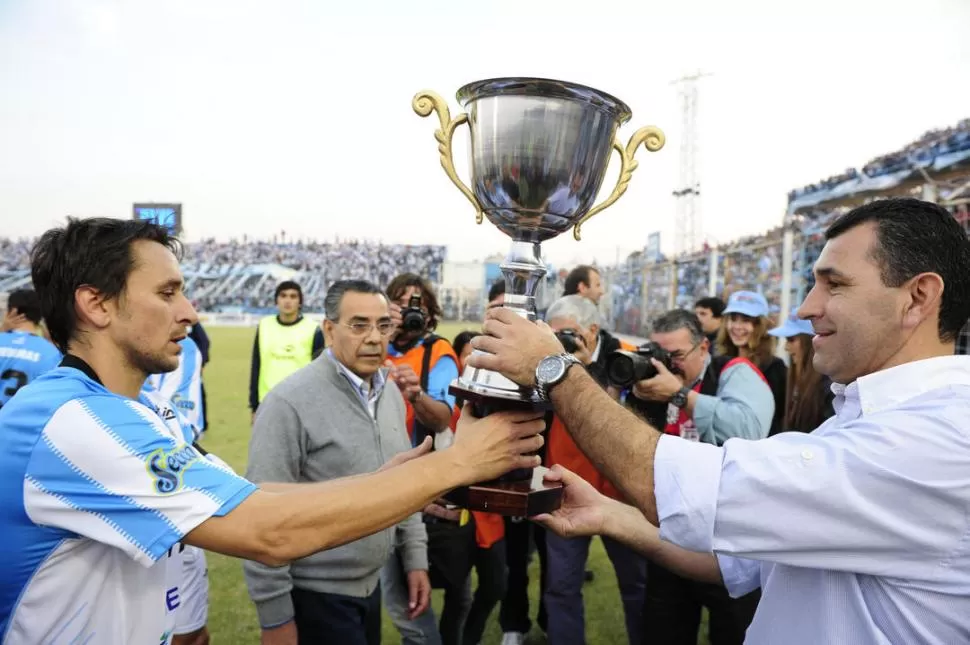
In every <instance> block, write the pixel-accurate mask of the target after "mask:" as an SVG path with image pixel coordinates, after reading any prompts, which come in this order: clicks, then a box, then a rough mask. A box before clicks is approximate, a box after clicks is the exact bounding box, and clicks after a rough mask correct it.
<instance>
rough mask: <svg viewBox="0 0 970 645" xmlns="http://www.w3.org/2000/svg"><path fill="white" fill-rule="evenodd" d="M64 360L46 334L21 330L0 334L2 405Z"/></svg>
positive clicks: (0, 389)
mask: <svg viewBox="0 0 970 645" xmlns="http://www.w3.org/2000/svg"><path fill="white" fill-rule="evenodd" d="M60 362H61V353H60V352H59V351H57V348H56V347H54V344H53V343H51V342H50V341H48V340H47V339H46V338H43V337H41V336H38V335H36V334H31V333H30V332H26V331H19V330H14V331H8V332H6V333H2V334H0V407H3V406H4V405H5V404H6V403H7V401H9V400H10V397H12V396H13V395H14V394H16V393H17V391H18V390H19V389H20V388H22V387H23V386H25V385H27V384H28V383H30V382H31V381H33V380H34V379H35V378H37V377H38V376H40V375H41V374H43V373H44V372H49V371H50V370H52V369H54V368H55V367H57V364H58V363H60Z"/></svg>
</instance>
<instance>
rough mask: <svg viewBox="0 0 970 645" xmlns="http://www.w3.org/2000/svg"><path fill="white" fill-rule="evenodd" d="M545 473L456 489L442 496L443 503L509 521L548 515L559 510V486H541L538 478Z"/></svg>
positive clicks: (543, 469)
mask: <svg viewBox="0 0 970 645" xmlns="http://www.w3.org/2000/svg"><path fill="white" fill-rule="evenodd" d="M546 470H548V469H547V468H545V467H543V466H539V467H538V468H536V469H534V470H533V471H532V473H533V475H532V478H531V479H527V480H518V481H499V480H496V481H492V482H485V483H481V484H473V485H472V486H463V487H461V488H456V489H455V490H453V491H451V492H450V493H448V494H447V495H445V499H446V500H448V501H449V502H451V503H452V504H456V505H458V506H461V507H462V508H467V509H468V510H470V511H482V512H485V513H496V514H498V515H509V516H513V517H532V516H534V515H539V514H540V513H551V512H553V511H554V510H556V509H557V508H559V507H560V506H562V484H560V483H558V482H556V483H552V484H547V483H545V482H543V481H542V474H543V473H544V472H546Z"/></svg>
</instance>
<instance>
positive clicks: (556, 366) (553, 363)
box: [536, 356, 562, 383]
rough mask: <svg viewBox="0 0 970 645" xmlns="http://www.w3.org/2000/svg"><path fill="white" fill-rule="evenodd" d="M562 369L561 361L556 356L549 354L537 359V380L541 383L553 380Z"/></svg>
mask: <svg viewBox="0 0 970 645" xmlns="http://www.w3.org/2000/svg"><path fill="white" fill-rule="evenodd" d="M561 371H562V361H560V360H559V357H557V356H550V357H546V358H544V359H542V360H541V361H539V368H538V369H537V370H536V373H537V375H538V377H539V380H540V381H542V382H543V383H549V382H552V381H555V380H556V379H557V378H558V377H559V373H560V372H561Z"/></svg>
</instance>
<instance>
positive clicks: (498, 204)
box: [412, 78, 664, 403]
mask: <svg viewBox="0 0 970 645" xmlns="http://www.w3.org/2000/svg"><path fill="white" fill-rule="evenodd" d="M457 96H458V102H459V103H460V104H461V105H462V107H463V108H465V109H466V112H465V113H464V114H459V115H458V116H457V117H455V118H454V119H452V118H451V116H450V114H449V111H448V106H447V104H446V103H445V101H444V100H443V99H442V98H441V97H440V96H439V95H437V94H435V93H434V92H431V91H424V92H419V93H418V94H416V95H415V97H414V100H413V102H412V105H413V107H414V111H415V112H417V113H418V114H420V115H421V116H428V115H430V114H431V113H432V112H435V113H436V114H437V115H438V119H439V120H440V121H441V128H440V129H439V130H438V131H436V132H435V138H436V139H437V140H438V152H439V153H440V156H441V165H442V167H443V168H444V170H445V172H446V173H447V174H448V177H449V178H450V179H451V181H452V182H454V184H455V185H456V186H457V187H458V189H459V190H461V192H462V193H464V194H465V197H467V198H468V200H469V201H470V202H471V203H472V206H473V207H474V208H475V211H476V214H477V222H478V223H479V224H480V223H481V222H482V218H483V217H485V218H487V219H488V221H490V222H491V223H492V224H494V225H495V226H496V227H498V229H499V230H500V231H502V232H503V233H505V234H506V235H508V236H509V237H511V238H512V248H511V249H510V251H509V254H508V256H506V258H505V261H504V262H503V263H502V265H501V269H502V274H503V275H504V276H505V306H506V307H508V308H509V309H512V310H513V311H515V312H516V313H518V314H519V315H521V316H524V317H526V318H528V319H529V320H535V318H536V314H535V295H536V290H537V289H538V287H539V284H540V282H541V280H542V278H543V277H544V276H545V274H546V268H545V264H544V263H543V261H542V247H541V243H542V242H543V241H545V240H548V239H551V238H553V237H556V236H557V235H560V234H561V233H564V232H565V231H567V230H568V229H570V228H572V229H573V235H574V236H575V238H576V240H579V239H580V228H581V227H582V225H583V223H585V222H586V220H588V219H589V218H591V217H592V216H593V215H596V214H597V213H599V212H600V211H602V210H603V209H605V208H607V207H609V206H610V205H612V204H613V203H614V202H615V201H616V200H617V199H619V198H620V196H621V195H623V193H624V192H626V189H627V184H628V183H629V181H630V177H631V175H632V173H633V171H634V170H635V169H636V167H637V162H636V161H635V160H634V154H635V152H636V150H637V148H638V147H639V145H640V144H641V143H643V144H644V146H645V147H646V148H647V150H650V151H651V152H656V151H657V150H660V149H661V148H662V147H663V145H664V134H663V132H661V131H660V130H659V129H658V128H656V127H653V126H647V127H644V128H641V129H639V130H637V131H636V132H635V133H634V134H633V136H632V137H630V140H629V142H628V143H627V144H626V146H623V145H622V144H621V143H620V142H619V141H618V140H617V138H616V132H617V130H618V129H619V127H620V125H622V124H624V123H626V122H627V121H629V120H630V117H631V112H630V108H629V107H627V105H626V104H625V103H623V102H622V101H620V100H619V99H617V98H614V97H612V96H610V95H609V94H606V93H604V92H600V91H598V90H595V89H592V88H589V87H584V86H582V85H577V84H575V83H566V82H563V81H554V80H546V79H539V78H496V79H490V80H485V81H477V82H475V83H470V84H468V85H465V86H464V87H462V88H461V89H459V90H458V94H457ZM465 122H467V123H468V126H469V131H470V133H471V154H470V157H471V164H470V165H471V177H472V182H471V185H472V187H471V188H468V186H466V185H465V184H464V183H463V182H462V181H461V179H459V178H458V175H457V174H456V172H455V166H454V163H453V161H452V145H451V144H452V138H453V136H454V133H455V129H456V128H457V127H458V126H459V125H461V124H462V123H465ZM613 149H616V151H617V152H618V153H619V155H620V177H619V180H618V181H617V184H616V187H615V188H614V189H613V192H612V194H610V196H609V197H608V198H607V199H606V200H605V201H604V202H603V203H601V204H597V205H595V206H594V205H593V202H594V200H595V199H596V195H597V194H598V193H599V190H600V186H601V185H602V183H603V178H604V177H605V176H606V168H607V166H608V164H609V160H610V152H611V151H612V150H613ZM455 388H456V389H457V390H460V394H462V395H467V394H468V393H472V394H473V395H475V394H477V395H479V396H482V397H486V398H497V399H503V400H509V401H514V402H522V403H538V399H537V396H536V393H535V392H534V391H533V389H532V388H523V387H520V386H518V385H517V384H515V383H513V382H512V381H510V380H509V379H507V378H505V377H504V376H502V375H501V374H498V373H497V372H492V371H489V370H482V369H475V368H471V367H469V368H467V369H465V371H464V373H463V374H462V375H461V377H460V378H459V379H458V381H457V382H456V383H455Z"/></svg>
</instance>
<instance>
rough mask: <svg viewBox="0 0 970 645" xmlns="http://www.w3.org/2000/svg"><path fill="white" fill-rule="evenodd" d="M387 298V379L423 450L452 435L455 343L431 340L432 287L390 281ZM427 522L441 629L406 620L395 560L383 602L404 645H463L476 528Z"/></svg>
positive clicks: (434, 317)
mask: <svg viewBox="0 0 970 645" xmlns="http://www.w3.org/2000/svg"><path fill="white" fill-rule="evenodd" d="M387 297H388V300H390V302H391V305H390V310H391V320H392V321H393V322H394V323H395V325H396V330H395V331H394V332H393V334H392V336H391V342H390V345H389V347H388V351H387V355H388V359H389V362H390V363H391V366H392V367H391V371H390V374H389V376H390V378H392V379H393V380H394V381H395V383H397V386H398V388H399V389H400V390H401V393H402V394H403V395H404V399H405V406H406V424H407V430H408V434H409V435H410V437H411V442H412V444H413V445H420V444H421V442H422V441H424V438H425V437H427V436H431V437H435V435H437V434H438V433H440V432H444V431H446V430H449V426H450V424H451V416H452V410H453V409H454V407H455V397H454V396H453V395H451V394H449V393H448V386H449V385H450V384H451V382H452V381H454V380H455V379H457V378H458V356H457V355H456V354H455V350H454V349H453V348H452V346H451V343H449V342H448V341H447V340H446V339H444V338H442V337H440V336H437V335H435V334H434V333H433V331H434V329H435V328H436V327H437V325H438V318H439V317H440V316H441V308H440V306H439V305H438V298H437V296H436V295H435V292H434V289H433V287H432V286H431V284H430V283H429V282H428V281H427V280H425V279H424V278H422V277H421V276H419V275H416V274H414V273H403V274H401V275H399V276H397V277H395V278H394V279H393V280H391V282H390V284H389V285H388V286H387ZM422 517H423V520H424V523H425V525H426V529H427V533H428V560H429V563H430V574H431V584H432V586H433V587H434V588H438V589H442V588H443V589H444V590H445V607H444V609H443V610H442V615H441V621H440V625H439V626H438V627H435V624H434V615H433V613H432V612H431V611H430V610H429V611H427V612H425V613H424V614H422V615H421V616H419V617H417V618H416V619H410V618H409V617H408V613H409V612H408V607H407V605H406V604H405V603H406V598H407V596H408V594H407V590H406V589H405V587H404V584H405V581H404V578H403V574H402V570H401V565H400V562H399V561H398V559H397V558H395V557H392V558H391V559H390V561H389V562H388V564H387V565H386V566H385V567H384V571H383V573H382V577H381V583H382V585H383V587H384V600H385V603H386V604H387V609H388V613H389V614H390V616H391V619H392V620H393V622H394V625H395V626H396V627H397V629H398V630H399V631H400V632H401V636H402V640H403V642H404V643H405V645H407V644H408V643H412V642H415V643H437V642H439V640H438V638H439V634H438V632H439V631H440V642H441V643H443V644H444V645H449V644H450V643H459V642H460V640H461V630H462V624H463V623H464V620H465V615H466V613H467V611H468V604H467V603H466V602H464V598H463V596H464V593H465V578H466V575H465V574H466V572H467V571H468V564H469V558H471V551H470V548H469V545H473V544H474V532H475V527H474V525H473V524H471V523H462V522H461V521H455V520H452V519H448V518H447V517H439V516H437V515H432V514H430V513H425V514H423V516H422Z"/></svg>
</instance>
